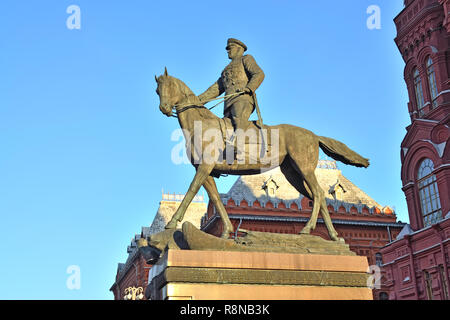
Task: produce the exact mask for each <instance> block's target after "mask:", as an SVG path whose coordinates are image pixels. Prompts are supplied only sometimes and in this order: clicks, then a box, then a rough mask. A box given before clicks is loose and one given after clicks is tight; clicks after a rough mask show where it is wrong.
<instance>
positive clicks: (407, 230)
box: [396, 224, 414, 240]
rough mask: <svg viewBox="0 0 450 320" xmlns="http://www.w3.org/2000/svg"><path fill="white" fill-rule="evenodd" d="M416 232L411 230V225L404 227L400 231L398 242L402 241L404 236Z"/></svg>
mask: <svg viewBox="0 0 450 320" xmlns="http://www.w3.org/2000/svg"><path fill="white" fill-rule="evenodd" d="M413 232H414V230H413V229H411V226H410V225H409V224H405V226H404V227H403V229H402V230H401V231H400V233H399V234H398V235H397V238H396V240H400V239H402V238H403V237H404V236H406V235H408V234H411V233H413Z"/></svg>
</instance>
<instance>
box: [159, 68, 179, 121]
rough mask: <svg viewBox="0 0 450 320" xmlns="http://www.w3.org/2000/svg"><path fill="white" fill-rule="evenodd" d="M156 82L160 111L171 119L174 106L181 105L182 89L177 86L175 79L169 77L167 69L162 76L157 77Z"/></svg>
mask: <svg viewBox="0 0 450 320" xmlns="http://www.w3.org/2000/svg"><path fill="white" fill-rule="evenodd" d="M155 80H156V83H157V84H158V87H157V88H156V93H157V94H158V96H159V110H161V112H162V113H164V114H165V115H166V116H168V117H170V116H171V115H172V108H173V106H175V105H176V104H177V103H179V101H180V99H181V94H180V89H179V87H178V85H177V84H176V81H175V78H173V77H171V76H169V75H168V73H167V68H165V70H164V74H163V75H162V76H159V77H156V76H155Z"/></svg>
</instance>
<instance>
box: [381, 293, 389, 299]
mask: <svg viewBox="0 0 450 320" xmlns="http://www.w3.org/2000/svg"><path fill="white" fill-rule="evenodd" d="M380 300H389V296H388V294H387V293H386V292H380Z"/></svg>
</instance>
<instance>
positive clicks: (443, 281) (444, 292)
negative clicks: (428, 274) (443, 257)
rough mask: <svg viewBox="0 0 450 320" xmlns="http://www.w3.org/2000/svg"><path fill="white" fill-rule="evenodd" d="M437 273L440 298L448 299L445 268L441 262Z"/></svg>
mask: <svg viewBox="0 0 450 320" xmlns="http://www.w3.org/2000/svg"><path fill="white" fill-rule="evenodd" d="M439 274H440V276H441V285H442V298H443V300H448V286H447V279H446V278H445V269H444V266H443V265H442V264H441V265H440V266H439Z"/></svg>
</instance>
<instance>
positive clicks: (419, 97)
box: [413, 68, 425, 110]
mask: <svg viewBox="0 0 450 320" xmlns="http://www.w3.org/2000/svg"><path fill="white" fill-rule="evenodd" d="M413 76H414V89H415V92H416V102H417V109H418V110H420V109H422V107H423V105H424V104H425V102H424V99H423V90H422V80H421V79H420V74H419V70H418V69H417V68H416V69H414V72H413Z"/></svg>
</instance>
